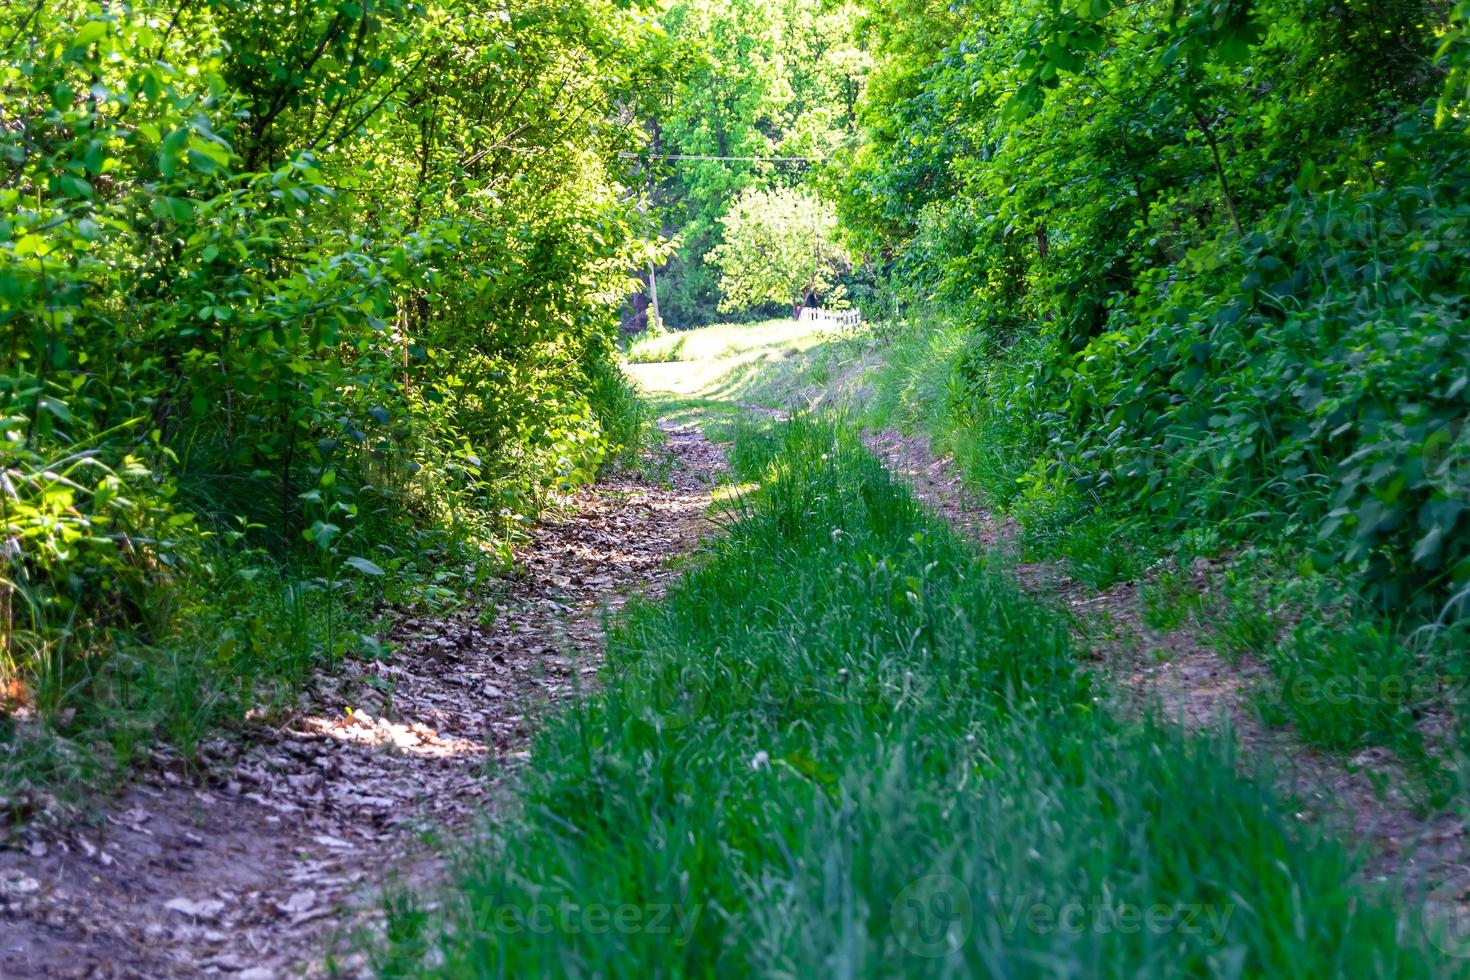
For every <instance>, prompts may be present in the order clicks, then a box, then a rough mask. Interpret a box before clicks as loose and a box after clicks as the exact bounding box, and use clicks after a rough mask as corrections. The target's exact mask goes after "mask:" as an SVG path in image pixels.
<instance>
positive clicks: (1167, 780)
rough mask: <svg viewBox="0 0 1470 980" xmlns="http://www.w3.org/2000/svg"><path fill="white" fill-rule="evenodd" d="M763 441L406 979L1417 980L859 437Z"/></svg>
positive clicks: (1375, 931) (1409, 966) (1379, 899)
mask: <svg viewBox="0 0 1470 980" xmlns="http://www.w3.org/2000/svg"><path fill="white" fill-rule="evenodd" d="M772 431H773V430H771V429H769V428H768V429H767V430H766V432H765V434H764V435H759V434H752V435H751V436H750V437H749V438H746V439H745V440H744V441H743V442H742V443H741V444H740V446H739V451H738V452H737V453H736V454H735V459H734V463H735V466H736V469H737V470H746V471H747V472H746V473H742V474H741V475H743V476H750V475H754V474H755V473H759V476H760V479H761V481H762V485H761V487H760V489H759V490H757V491H755V492H753V493H751V494H749V495H746V496H744V497H743V498H741V499H740V500H739V501H737V502H736V503H735V504H734V505H733V507H732V509H731V511H730V513H729V515H728V516H729V528H728V533H727V534H726V535H724V536H723V537H721V538H720V539H718V540H717V541H715V542H714V543H713V544H712V545H711V547H710V549H709V552H708V554H707V555H706V556H704V557H703V558H702V559H700V560H699V561H698V562H697V563H696V564H694V565H693V567H692V568H691V569H690V570H689V572H688V573H687V574H686V576H685V577H684V578H683V579H682V580H681V581H680V582H679V583H678V584H677V585H676V586H675V587H674V588H672V589H671V590H670V592H669V593H668V595H667V596H666V597H665V598H664V599H662V600H661V601H659V602H657V603H649V604H643V605H639V606H637V607H635V608H633V609H632V610H631V612H630V613H629V614H628V615H626V617H625V618H624V619H623V620H622V621H621V622H620V623H619V624H618V625H617V627H616V628H615V629H614V631H613V633H612V635H611V637H610V641H609V654H608V656H609V665H608V669H607V671H606V676H605V683H604V685H603V687H602V688H601V690H599V691H597V692H596V693H595V694H593V695H591V696H590V697H589V698H588V699H587V700H586V701H585V702H584V703H583V704H582V705H581V706H580V707H578V708H577V709H575V710H573V711H571V712H569V713H568V714H566V715H565V716H563V717H562V718H561V719H560V720H559V721H557V722H556V723H554V724H552V725H551V726H550V727H549V728H548V729H547V730H546V731H545V732H544V733H543V735H542V736H541V739H540V741H539V743H538V744H537V746H536V751H535V754H534V760H535V764H534V766H532V767H531V770H530V772H529V773H528V776H527V778H526V782H525V785H524V787H523V789H522V790H521V792H522V802H523V805H524V808H523V811H522V812H521V813H520V814H518V816H517V817H516V818H515V819H514V820H511V821H508V822H507V824H506V826H505V827H504V828H502V829H501V830H499V831H498V832H496V833H495V834H493V835H492V836H491V838H490V842H489V843H487V844H485V845H483V846H480V847H478V848H476V849H471V850H468V851H467V852H466V853H465V854H464V855H463V856H462V857H461V863H460V865H459V870H458V877H457V879H456V880H455V882H454V884H453V887H452V888H451V889H450V890H449V891H448V892H447V893H446V896H445V897H444V900H443V901H442V902H441V903H439V904H437V905H435V906H434V907H433V908H432V910H428V907H427V906H423V905H420V904H417V903H415V902H414V901H413V900H410V899H404V898H399V899H396V900H395V901H393V902H391V903H390V906H391V907H390V910H389V917H388V923H387V933H386V936H387V939H386V942H384V943H383V945H382V946H381V947H380V949H379V951H378V955H379V960H378V966H379V969H380V970H381V972H382V973H383V974H385V975H388V976H400V975H418V974H423V975H450V976H457V977H458V976H475V975H515V976H537V975H547V974H579V975H580V974H591V975H601V976H636V977H644V976H684V975H698V976H705V975H745V974H758V975H784V976H858V975H863V976H873V975H896V974H905V975H909V974H912V975H994V976H1067V975H1074V976H1076V975H1083V976H1094V975H1095V976H1123V975H1176V974H1185V975H1190V974H1211V975H1222V976H1237V975H1269V976H1276V975H1296V976H1332V975H1346V974H1352V975H1361V976H1369V975H1376V976H1398V975H1407V976H1426V975H1431V974H1432V973H1434V972H1436V971H1435V969H1434V955H1435V953H1434V950H1433V948H1432V947H1431V946H1430V945H1429V944H1427V943H1426V942H1425V941H1424V940H1423V934H1422V932H1421V930H1420V928H1419V923H1418V922H1417V921H1410V918H1409V917H1405V916H1403V915H1401V914H1400V912H1399V911H1396V909H1395V905H1396V903H1395V902H1394V900H1393V899H1392V897H1391V895H1390V894H1389V893H1388V892H1387V891H1383V892H1375V891H1372V890H1369V886H1365V885H1363V884H1361V883H1360V882H1357V881H1355V879H1354V877H1353V874H1352V863H1351V860H1350V858H1349V857H1348V855H1347V854H1346V853H1345V851H1344V850H1343V849H1342V848H1341V847H1340V846H1339V845H1336V844H1334V843H1332V842H1330V841H1326V840H1322V839H1318V838H1317V837H1316V836H1314V834H1313V833H1312V832H1311V831H1308V830H1304V829H1303V828H1301V827H1298V826H1294V825H1293V824H1292V822H1291V819H1290V816H1289V814H1288V813H1287V812H1285V811H1283V810H1282V809H1281V808H1279V807H1278V806H1277V805H1276V804H1275V802H1274V801H1273V800H1272V798H1271V795H1270V793H1269V791H1267V790H1266V789H1264V788H1262V786H1261V785H1260V784H1258V783H1256V782H1252V781H1250V780H1246V779H1242V778H1241V777H1240V776H1238V775H1237V773H1236V769H1237V766H1236V765H1235V760H1234V759H1233V758H1232V756H1231V755H1230V750H1229V748H1228V744H1229V743H1228V739H1221V740H1218V741H1201V740H1196V739H1190V738H1187V737H1185V736H1183V735H1182V734H1180V733H1179V732H1178V731H1177V730H1176V729H1175V728H1174V727H1173V726H1170V725H1167V724H1158V725H1155V724H1151V723H1148V722H1144V723H1141V724H1140V723H1134V722H1125V721H1120V720H1117V719H1113V718H1110V717H1108V716H1107V715H1106V714H1105V713H1103V712H1101V711H1100V710H1099V707H1098V702H1097V700H1096V699H1095V698H1094V695H1093V692H1092V691H1091V690H1090V687H1089V680H1088V676H1087V674H1086V673H1085V672H1083V671H1082V670H1081V669H1079V667H1078V666H1077V664H1076V661H1075V657H1074V651H1073V648H1072V646H1071V643H1070V640H1069V638H1068V635H1067V630H1066V628H1065V626H1064V625H1063V623H1061V622H1060V621H1059V620H1058V618H1057V617H1056V616H1055V615H1054V614H1053V613H1052V612H1050V611H1048V610H1046V609H1045V608H1044V607H1042V606H1040V605H1038V604H1037V603H1034V602H1032V601H1030V600H1029V599H1027V598H1026V597H1024V596H1023V595H1021V594H1020V593H1018V592H1017V590H1016V589H1015V588H1014V587H1013V586H1012V585H1010V584H1008V583H1007V582H1006V581H1004V580H1003V579H1002V578H1000V577H999V576H998V575H997V574H995V573H993V572H992V571H990V570H988V569H987V567H986V563H985V561H984V560H983V559H980V558H977V557H975V556H974V555H973V554H972V553H971V552H970V551H969V550H968V548H967V547H966V546H965V545H964V544H963V543H961V542H960V541H959V540H957V539H956V538H955V537H954V536H953V535H952V534H951V533H950V532H949V530H948V529H947V528H945V527H944V526H942V525H941V524H940V523H938V522H937V521H936V520H935V519H934V518H932V517H931V516H929V515H927V514H926V513H925V512H924V511H923V510H922V509H921V508H920V507H919V506H918V505H917V504H916V502H915V501H914V500H913V498H912V497H911V496H910V495H909V494H908V492H907V491H906V489H904V488H903V487H901V486H900V485H898V484H897V483H895V482H894V481H893V480H892V479H891V478H890V477H889V475H888V474H887V473H886V472H885V471H884V470H883V469H882V467H881V466H880V465H879V463H878V462H877V461H876V460H875V459H874V458H873V457H871V456H870V455H869V454H868V453H867V452H866V451H865V450H864V449H863V448H862V447H861V445H860V444H859V443H858V442H857V440H856V439H855V437H854V436H853V435H852V434H851V433H850V432H849V431H848V430H847V429H846V428H844V427H843V426H842V425H840V424H839V423H836V422H831V421H817V420H809V419H798V420H796V421H795V422H793V423H790V424H787V425H783V426H779V427H777V428H775V429H774V435H773V434H772Z"/></svg>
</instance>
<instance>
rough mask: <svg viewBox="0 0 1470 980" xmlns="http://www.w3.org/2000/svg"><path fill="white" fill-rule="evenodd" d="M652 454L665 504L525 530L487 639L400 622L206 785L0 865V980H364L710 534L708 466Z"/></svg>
mask: <svg viewBox="0 0 1470 980" xmlns="http://www.w3.org/2000/svg"><path fill="white" fill-rule="evenodd" d="M667 439H668V441H667V452H668V455H669V464H670V465H669V466H668V467H667V468H666V471H667V483H663V484H660V483H657V482H655V481H654V480H652V479H645V478H642V477H637V476H622V477H617V478H613V479H610V480H608V481H606V482H603V483H601V484H599V485H598V486H596V487H593V488H590V489H587V490H585V491H582V492H581V493H579V494H577V495H576V496H575V498H574V499H573V500H572V501H571V503H570V506H569V507H568V508H567V510H566V512H565V514H564V515H563V516H562V517H560V518H559V519H555V520H552V521H549V522H547V523H545V524H543V525H542V526H540V527H539V528H537V530H536V531H535V532H534V534H533V539H532V540H531V542H530V543H529V544H528V545H527V546H526V547H524V548H523V549H522V550H521V553H520V554H519V556H518V559H519V560H518V563H517V567H518V569H519V571H520V572H521V574H520V575H518V576H515V577H513V578H512V579H511V580H510V581H509V582H508V583H507V584H506V589H505V592H504V594H503V595H501V596H499V597H498V599H497V606H496V608H495V610H493V618H492V616H491V611H487V610H483V609H480V608H470V609H466V610H464V611H463V612H461V613H458V614H455V615H452V616H449V617H447V618H432V617H419V618H409V619H405V620H403V621H402V622H400V623H399V624H398V625H397V627H396V628H395V630H394V633H393V636H392V639H393V641H394V643H395V645H396V646H397V648H398V653H397V654H396V655H395V656H393V657H391V658H389V659H385V660H381V661H366V662H352V663H349V664H348V665H347V667H346V668H345V669H344V670H343V671H342V672H340V673H339V674H337V675H335V676H324V677H322V678H320V679H319V680H318V682H317V683H316V684H315V685H314V686H313V687H312V689H311V690H309V691H308V692H307V693H306V695H305V696H304V697H303V698H302V707H301V710H300V711H298V712H296V713H294V714H292V716H291V717H289V718H288V719H286V720H285V721H284V722H281V723H279V724H276V725H272V726H268V725H264V724H257V725H256V726H254V727H253V729H252V730H250V731H249V732H248V733H247V734H246V735H245V736H244V738H243V740H235V741H225V740H221V741H220V742H219V743H217V744H216V745H214V746H212V747H211V753H210V754H211V756H212V758H213V764H212V765H211V766H210V767H209V774H208V776H207V777H206V778H205V779H204V780H202V781H201V780H196V779H191V778H185V777H184V776H183V775H181V774H180V773H179V772H177V771H173V770H171V769H169V768H168V767H163V768H161V769H160V770H159V771H156V772H153V773H150V774H148V775H147V776H146V777H145V778H143V779H141V780H140V781H138V782H137V783H136V784H135V785H133V786H132V787H131V788H130V789H129V790H127V791H126V792H125V793H124V794H123V795H122V796H121V798H119V799H117V800H113V801H108V802H105V803H104V804H102V805H101V806H100V807H99V808H98V811H99V813H100V817H99V818H98V820H97V821H95V823H93V824H91V825H88V826H84V827H83V826H78V827H72V828H69V829H66V830H64V831H61V832H53V831H43V830H41V829H39V828H35V827H32V828H30V829H29V830H27V831H25V832H24V834H25V836H23V837H22V839H21V840H20V841H19V842H18V846H13V847H12V848H11V849H8V850H4V851H0V976H3V977H7V978H10V977H129V978H133V977H136V978H149V980H153V978H169V977H195V976H215V975H222V976H231V977H235V978H238V980H267V978H275V977H287V976H298V975H320V974H322V973H323V972H325V971H326V970H328V969H329V968H332V967H335V968H336V969H339V970H341V971H342V972H343V973H345V974H346V975H349V976H352V975H359V974H361V973H363V972H364V970H365V964H364V963H363V962H361V960H360V959H357V958H356V957H355V956H354V954H353V953H352V952H351V950H350V944H348V943H347V942H346V937H347V933H348V931H349V930H351V929H352V928H354V927H356V926H357V925H360V924H361V923H362V922H364V921H368V916H370V915H371V913H372V906H373V904H374V902H375V900H376V899H377V897H378V895H379V888H380V886H381V885H382V883H383V882H384V881H386V880H389V879H390V878H391V877H392V876H393V875H394V874H395V873H397V874H399V875H401V876H403V877H405V878H406V879H407V880H408V882H409V883H415V882H416V883H419V884H424V883H428V882H431V881H433V880H434V878H435V877H436V875H437V874H438V872H439V869H438V868H437V865H436V863H435V861H434V859H433V857H432V850H431V848H429V847H428V846H426V844H425V839H426V835H428V834H448V835H454V834H457V833H463V832H469V831H471V830H472V829H473V827H474V825H475V822H476V821H477V820H478V819H480V818H481V817H482V815H483V814H484V813H485V812H486V811H487V809H492V810H493V806H494V803H495V799H496V797H497V796H498V795H499V793H500V792H501V789H500V786H501V784H502V783H503V781H504V779H505V774H506V773H512V772H514V770H515V768H516V766H517V765H518V764H521V763H523V762H524V760H525V758H526V757H527V751H526V747H527V741H528V737H529V735H530V734H531V732H532V731H533V729H534V727H535V722H536V718H537V716H538V715H539V714H540V713H541V712H543V711H545V710H547V709H548V708H550V707H553V706H555V705H557V704H559V703H561V702H564V701H566V700H567V699H569V698H573V697H575V696H577V693H578V691H579V690H580V689H582V688H583V687H585V685H586V684H588V683H589V682H590V681H591V680H592V679H593V676H594V675H595V674H596V672H597V670H598V666H599V664H600V662H601V658H602V639H603V637H602V615H603V610H604V609H606V608H608V607H617V606H619V605H621V604H622V602H623V601H624V600H625V599H626V597H627V596H628V595H630V594H633V593H642V594H658V593H660V592H661V591H662V589H663V587H664V583H665V582H666V580H667V579H668V578H669V577H670V575H671V574H672V571H671V569H670V567H669V561H668V559H669V558H670V557H671V556H674V555H679V554H683V553H687V552H689V551H691V550H693V549H694V548H695V547H696V546H697V544H698V542H699V539H700V538H701V536H703V535H704V534H706V533H707V532H708V531H709V525H708V523H707V521H706V520H705V511H706V509H707V507H708V504H709V501H710V495H711V492H712V489H713V487H714V485H715V483H716V482H717V480H718V478H719V474H720V472H721V470H722V469H723V466H724V461H723V457H722V456H721V454H720V452H719V450H718V449H716V448H715V447H713V446H711V445H710V444H709V443H707V442H706V441H705V440H704V438H703V436H701V435H700V434H699V433H698V431H697V430H694V429H692V428H688V427H679V428H671V429H669V430H667ZM348 705H351V706H352V709H351V710H349V709H348V708H347V706H348ZM492 770H493V772H495V773H500V774H501V775H499V776H494V777H492V775H491V772H492ZM333 950H337V951H338V955H339V956H340V957H341V958H339V959H337V960H336V961H335V962H332V961H331V959H330V957H331V956H332V951H333ZM324 957H326V959H324Z"/></svg>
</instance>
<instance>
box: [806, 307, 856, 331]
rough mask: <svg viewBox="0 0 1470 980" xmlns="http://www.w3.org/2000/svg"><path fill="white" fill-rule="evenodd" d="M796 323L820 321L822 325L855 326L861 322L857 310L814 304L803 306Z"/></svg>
mask: <svg viewBox="0 0 1470 980" xmlns="http://www.w3.org/2000/svg"><path fill="white" fill-rule="evenodd" d="M797 322H798V323H820V324H822V325H824V326H836V327H856V326H858V325H859V324H861V323H862V322H863V315H862V314H861V313H859V312H858V311H857V310H823V309H819V308H818V307H815V306H803V307H802V308H801V316H799V317H798V318H797Z"/></svg>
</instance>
